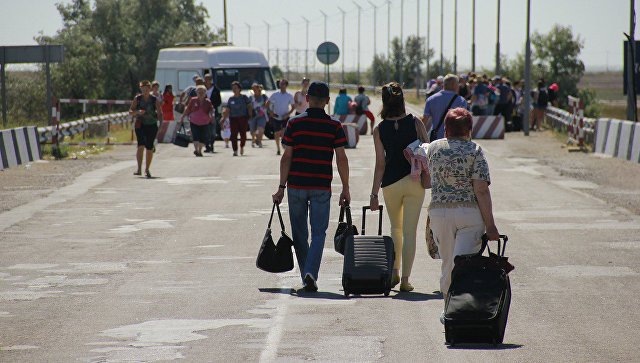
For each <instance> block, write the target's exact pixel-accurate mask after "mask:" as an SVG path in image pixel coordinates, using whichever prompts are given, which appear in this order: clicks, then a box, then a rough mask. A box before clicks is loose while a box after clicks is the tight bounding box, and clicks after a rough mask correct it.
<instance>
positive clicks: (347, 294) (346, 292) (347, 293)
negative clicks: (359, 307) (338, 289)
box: [344, 289, 349, 298]
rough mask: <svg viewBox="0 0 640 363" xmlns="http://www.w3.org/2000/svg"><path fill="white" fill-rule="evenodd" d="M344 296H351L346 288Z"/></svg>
mask: <svg viewBox="0 0 640 363" xmlns="http://www.w3.org/2000/svg"><path fill="white" fill-rule="evenodd" d="M344 297H346V298H348V297H349V291H347V290H346V289H345V290H344Z"/></svg>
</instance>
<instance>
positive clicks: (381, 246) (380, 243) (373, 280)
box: [342, 206, 395, 297]
mask: <svg viewBox="0 0 640 363" xmlns="http://www.w3.org/2000/svg"><path fill="white" fill-rule="evenodd" d="M367 209H371V208H370V207H369V206H364V207H362V234H361V235H359V236H353V240H352V239H351V238H349V239H348V241H347V243H346V244H345V249H344V266H343V270H342V287H343V289H344V296H346V297H349V295H350V294H384V295H385V296H389V292H391V278H392V274H393V262H394V260H395V251H394V249H393V240H392V239H391V237H389V236H383V235H382V210H383V207H382V206H380V217H379V222H378V235H373V236H371V235H370V236H367V235H365V219H366V211H367ZM351 241H353V242H351Z"/></svg>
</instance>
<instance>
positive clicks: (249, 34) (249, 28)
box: [244, 23, 251, 47]
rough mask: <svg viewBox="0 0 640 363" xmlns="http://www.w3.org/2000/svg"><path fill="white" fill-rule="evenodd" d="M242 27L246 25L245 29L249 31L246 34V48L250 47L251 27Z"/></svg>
mask: <svg viewBox="0 0 640 363" xmlns="http://www.w3.org/2000/svg"><path fill="white" fill-rule="evenodd" d="M244 25H246V26H247V29H248V30H249V31H248V32H247V34H248V39H247V44H248V45H247V47H250V46H251V25H249V24H248V23H244Z"/></svg>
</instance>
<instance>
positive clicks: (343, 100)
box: [333, 93, 351, 115]
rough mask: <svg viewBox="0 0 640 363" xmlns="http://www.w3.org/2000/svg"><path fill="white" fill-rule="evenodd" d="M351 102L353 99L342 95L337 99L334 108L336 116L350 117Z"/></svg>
mask: <svg viewBox="0 0 640 363" xmlns="http://www.w3.org/2000/svg"><path fill="white" fill-rule="evenodd" d="M349 101H351V97H349V96H347V95H346V94H344V93H342V94H339V95H338V97H336V103H335V105H334V106H333V113H334V114H336V115H348V114H349Z"/></svg>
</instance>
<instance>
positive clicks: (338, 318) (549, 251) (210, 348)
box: [0, 102, 640, 362]
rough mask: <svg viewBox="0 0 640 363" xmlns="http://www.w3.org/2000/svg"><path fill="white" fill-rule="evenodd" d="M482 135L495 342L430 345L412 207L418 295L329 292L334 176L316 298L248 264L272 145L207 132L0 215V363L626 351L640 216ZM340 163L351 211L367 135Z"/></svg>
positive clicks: (555, 357)
mask: <svg viewBox="0 0 640 363" xmlns="http://www.w3.org/2000/svg"><path fill="white" fill-rule="evenodd" d="M374 103H377V102H374ZM374 108H375V105H374ZM410 109H411V110H413V111H418V110H417V109H419V108H416V107H410ZM507 137H510V136H509V135H508V136H507ZM478 142H479V143H480V144H481V145H482V146H483V148H484V150H485V152H486V155H487V158H488V160H489V166H490V170H491V177H492V184H491V192H492V196H493V202H494V213H495V216H496V220H497V224H498V228H499V230H500V232H501V233H503V234H507V235H508V236H509V244H508V246H507V255H508V256H509V258H510V261H511V262H512V263H513V264H514V265H515V266H516V268H515V270H514V271H513V272H512V273H511V282H512V289H513V299H512V304H511V310H510V315H509V322H508V325H507V331H506V336H505V344H503V345H500V346H498V347H497V348H494V347H492V346H485V345H472V346H462V347H456V348H449V347H448V346H446V345H445V344H444V332H443V331H444V329H443V326H442V325H441V324H440V323H439V321H438V317H439V314H440V311H441V310H442V307H443V301H442V299H441V295H440V294H439V293H438V292H437V290H438V276H439V268H440V263H439V261H436V260H432V259H431V258H430V257H429V256H428V254H427V250H426V245H425V243H424V225H425V220H426V206H427V204H426V203H425V206H424V207H425V209H424V210H423V213H422V217H421V222H420V226H422V227H421V228H420V231H419V234H418V248H417V256H416V261H415V264H414V268H413V275H412V278H411V281H412V283H413V284H414V286H415V287H416V290H414V292H411V293H399V292H398V291H393V292H392V293H391V295H390V296H389V297H386V298H385V297H383V296H364V297H355V298H350V299H346V298H344V297H343V293H342V288H341V282H340V278H341V271H342V259H341V256H340V255H338V254H337V253H336V252H334V251H333V248H332V238H331V236H332V235H333V232H334V231H335V227H336V225H337V216H338V211H339V209H338V208H337V197H338V194H339V192H340V189H339V188H340V183H339V178H338V177H337V172H336V173H335V177H336V179H335V180H334V184H333V185H334V196H333V200H334V203H333V208H332V212H331V223H330V226H329V230H328V236H329V238H328V239H327V244H326V246H325V250H324V258H323V262H322V266H321V269H320V278H319V281H318V284H319V288H320V292H318V293H316V294H306V295H297V294H295V293H293V292H292V291H293V289H295V288H297V287H300V286H301V284H300V281H299V275H298V272H297V269H296V270H294V271H291V272H289V273H284V274H268V273H265V272H262V271H260V270H258V269H257V268H256V267H255V256H256V254H257V252H258V248H259V245H260V241H261V240H262V236H263V235H264V231H265V228H266V224H267V220H268V214H269V212H270V207H271V199H270V198H271V197H270V196H271V194H272V193H273V192H274V191H275V188H276V186H277V184H278V163H279V158H278V157H276V155H275V145H274V144H273V142H268V143H266V147H265V148H264V149H252V148H250V147H248V148H247V149H246V155H245V156H243V157H232V156H231V151H230V149H224V148H221V143H220V142H218V143H217V153H216V154H214V155H205V157H203V158H196V157H194V156H193V155H192V154H191V150H190V149H189V150H187V149H182V148H179V147H176V146H173V145H164V144H163V145H160V146H159V147H158V152H157V153H156V157H155V160H154V162H153V165H152V172H153V174H154V176H155V177H154V179H151V180H147V179H144V178H140V177H135V176H132V175H131V174H132V171H133V169H134V167H135V163H134V161H133V158H132V159H131V160H125V161H115V162H113V163H112V164H111V165H108V166H105V167H101V168H98V169H95V170H91V171H88V172H85V173H82V174H81V175H80V176H79V177H77V178H76V179H75V180H74V181H72V182H70V183H69V184H68V185H66V186H65V187H63V188H57V189H55V190H48V189H47V190H43V191H42V192H41V193H40V194H39V195H38V196H37V197H34V198H32V199H31V200H29V201H28V202H27V203H24V204H22V205H20V206H16V207H12V208H11V209H9V210H7V211H4V212H2V213H1V214H0V251H2V252H1V253H0V361H2V362H69V361H87V362H117V361H170V360H174V359H184V360H185V361H190V362H214V361H215V362H228V361H302V360H320V361H378V360H380V361H393V362H403V361H427V360H432V361H455V362H459V361H517V362H549V361H567V362H568V361H571V362H573V361H590V362H596V361H597V362H611V361H639V360H640V348H639V347H640V334H638V326H639V325H640V310H639V309H638V308H637V307H638V301H639V299H640V283H639V279H638V277H639V276H638V275H639V274H640V217H639V216H638V215H635V214H633V213H631V212H629V211H627V210H625V209H623V208H620V207H618V206H617V205H614V204H610V203H608V202H606V201H604V200H602V199H598V198H596V197H594V196H593V194H592V193H589V191H590V190H593V189H597V188H599V187H600V186H599V185H597V184H594V183H591V182H587V181H583V180H576V179H572V178H570V177H567V176H566V175H561V173H559V172H557V171H556V170H554V169H553V168H552V167H550V166H548V165H544V164H543V163H541V162H540V161H539V160H538V159H536V158H535V157H532V156H531V155H530V154H525V153H521V152H519V151H518V150H517V149H515V148H514V147H513V145H512V144H510V143H508V142H507V141H504V140H480V141H478ZM127 150H128V149H127ZM112 152H114V153H115V152H118V151H112ZM132 154H133V153H132ZM347 155H348V157H349V163H350V171H351V180H350V183H351V195H352V198H353V202H352V204H353V206H354V210H356V211H357V210H359V208H360V206H362V205H364V204H365V203H367V202H368V195H369V192H370V188H371V180H372V174H373V171H372V167H373V164H374V159H373V142H372V139H371V137H370V136H368V135H367V136H364V137H362V138H361V140H360V143H359V144H358V147H357V148H356V149H350V150H348V152H347ZM36 169H37V168H36V167H34V170H33V172H37V170H36ZM2 178H3V176H2V175H0V182H2V180H3V179H2ZM14 187H16V188H19V187H20V186H19V185H17V186H14ZM24 187H25V188H28V187H30V185H28V182H25V185H24ZM427 199H428V198H427ZM383 203H384V200H383ZM283 210H284V212H285V216H286V215H287V212H286V211H287V208H286V199H285V203H284V204H283ZM354 217H355V223H356V224H359V223H360V221H361V217H360V215H359V213H356V214H355V216H354ZM374 221H375V220H374V219H373V218H371V219H370V220H369V223H370V224H369V225H371V223H374ZM384 223H385V226H384V231H385V233H386V234H388V228H389V224H388V219H387V218H386V216H385V220H384ZM276 225H277V224H276ZM286 225H287V229H288V230H289V224H288V222H287V223H286ZM274 229H275V230H277V229H278V228H274ZM276 234H277V232H276Z"/></svg>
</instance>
